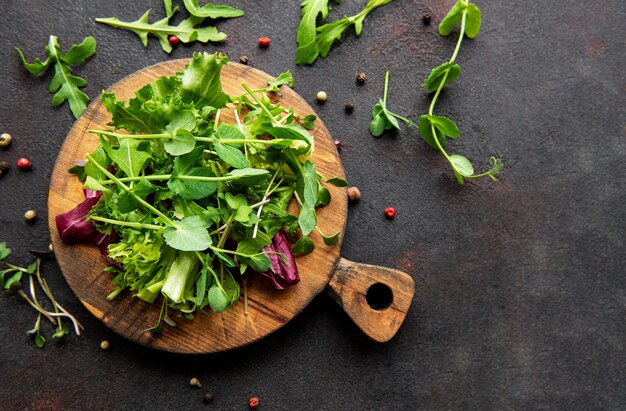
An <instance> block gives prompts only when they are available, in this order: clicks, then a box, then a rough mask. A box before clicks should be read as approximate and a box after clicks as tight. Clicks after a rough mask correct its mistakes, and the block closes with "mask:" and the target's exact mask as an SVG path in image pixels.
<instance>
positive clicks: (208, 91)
mask: <svg viewBox="0 0 626 411" xmlns="http://www.w3.org/2000/svg"><path fill="white" fill-rule="evenodd" d="M226 64H228V58H227V57H226V56H225V55H223V54H221V53H215V54H208V53H206V52H205V53H199V54H196V53H194V55H193V59H192V60H191V62H190V63H189V65H187V67H186V68H185V71H184V73H183V76H182V98H183V101H184V102H189V103H191V102H193V104H194V105H195V106H196V107H201V106H211V107H215V108H223V107H226V104H227V103H229V102H230V97H228V95H227V94H226V93H224V92H223V91H222V82H221V79H220V73H221V71H222V67H223V66H224V65H226Z"/></svg>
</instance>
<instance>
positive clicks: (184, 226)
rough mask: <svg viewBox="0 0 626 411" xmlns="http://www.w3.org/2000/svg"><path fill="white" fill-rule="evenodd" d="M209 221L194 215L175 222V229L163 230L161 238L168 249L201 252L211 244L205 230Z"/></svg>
mask: <svg viewBox="0 0 626 411" xmlns="http://www.w3.org/2000/svg"><path fill="white" fill-rule="evenodd" d="M210 225H211V221H209V220H208V219H206V218H205V217H204V216H199V215H194V216H191V217H185V218H183V219H182V220H180V221H177V222H176V226H175V227H167V228H166V229H165V230H163V238H164V239H165V242H166V243H167V245H169V246H170V247H172V248H174V249H176V250H181V251H203V250H206V249H207V248H209V246H210V245H211V244H212V243H213V242H212V241H211V236H210V235H209V232H208V231H207V228H208V227H209V226H210Z"/></svg>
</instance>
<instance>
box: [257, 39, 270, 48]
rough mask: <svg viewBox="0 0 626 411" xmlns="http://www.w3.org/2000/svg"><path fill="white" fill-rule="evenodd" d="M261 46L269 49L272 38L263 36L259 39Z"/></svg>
mask: <svg viewBox="0 0 626 411" xmlns="http://www.w3.org/2000/svg"><path fill="white" fill-rule="evenodd" d="M259 46H261V47H263V48H267V47H269V46H270V38H269V37H267V36H263V37H260V38H259Z"/></svg>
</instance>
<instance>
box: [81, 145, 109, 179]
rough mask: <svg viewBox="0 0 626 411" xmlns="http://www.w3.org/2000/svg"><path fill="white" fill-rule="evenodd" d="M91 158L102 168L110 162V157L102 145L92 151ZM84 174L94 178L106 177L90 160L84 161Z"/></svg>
mask: <svg viewBox="0 0 626 411" xmlns="http://www.w3.org/2000/svg"><path fill="white" fill-rule="evenodd" d="M91 156H92V158H93V159H94V160H95V161H96V162H97V163H98V164H99V165H100V166H102V167H103V168H107V167H108V166H109V165H110V164H111V159H110V158H109V155H108V154H107V152H106V150H105V149H104V147H103V146H102V143H101V145H100V147H98V148H97V149H96V151H94V152H93V153H91ZM85 174H86V175H88V176H90V177H92V178H93V179H95V180H104V179H106V177H107V176H106V174H104V173H103V172H102V171H100V168H98V167H96V165H95V164H93V163H92V162H91V161H87V163H85Z"/></svg>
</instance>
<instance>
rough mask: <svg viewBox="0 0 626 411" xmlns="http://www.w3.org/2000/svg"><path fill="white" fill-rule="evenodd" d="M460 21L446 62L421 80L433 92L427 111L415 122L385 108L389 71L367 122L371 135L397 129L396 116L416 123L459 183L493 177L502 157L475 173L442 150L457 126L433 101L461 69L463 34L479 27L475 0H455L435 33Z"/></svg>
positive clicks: (445, 31)
mask: <svg viewBox="0 0 626 411" xmlns="http://www.w3.org/2000/svg"><path fill="white" fill-rule="evenodd" d="M459 23H460V25H461V28H460V33H459V39H458V41H457V43H456V47H455V49H454V53H453V54H452V57H451V58H450V60H448V61H447V62H445V63H443V64H441V65H440V66H439V67H437V68H435V69H433V70H432V71H431V73H430V75H429V76H428V79H427V80H426V81H425V82H424V84H422V86H423V87H425V88H426V89H427V90H428V92H429V93H435V94H434V96H433V98H432V100H431V103H430V106H429V109H428V114H424V115H422V116H421V117H420V118H419V121H418V122H417V124H415V123H414V122H413V121H411V120H410V119H408V118H406V117H403V116H401V115H399V114H396V113H394V112H392V111H390V110H389V109H388V108H387V92H388V83H389V72H387V73H386V74H385V89H384V92H383V98H382V99H380V100H379V101H378V103H376V104H375V105H374V107H373V108H372V121H371V122H370V133H371V134H372V135H373V136H374V137H378V136H380V135H382V134H383V133H384V132H385V130H390V129H397V130H399V129H400V125H399V123H398V120H400V121H402V122H404V123H406V124H407V125H408V126H409V127H417V129H418V130H419V132H420V134H421V136H422V138H423V139H424V141H425V142H426V144H428V146H429V147H431V148H432V149H434V150H438V151H440V152H441V153H442V154H443V155H444V157H445V158H446V160H448V162H449V163H450V165H451V167H452V171H453V172H454V175H455V177H456V179H457V181H458V182H459V183H460V184H463V183H464V182H465V179H467V178H479V177H485V176H488V177H490V178H491V179H492V180H494V181H497V179H496V177H495V175H496V174H498V173H499V172H500V170H502V167H503V163H502V160H501V159H499V158H497V157H491V158H490V159H489V162H490V166H491V167H490V169H489V170H487V171H485V172H483V173H479V174H474V166H473V165H472V163H471V162H470V160H469V159H467V158H466V157H464V156H462V155H459V154H448V153H447V151H446V150H445V144H446V140H447V138H458V137H459V136H460V135H461V131H460V130H459V127H458V126H457V125H456V124H455V123H454V121H452V120H451V119H450V118H448V117H444V116H438V115H435V105H436V103H437V99H438V98H439V96H440V94H441V91H442V90H443V88H444V87H445V86H446V85H448V84H450V83H452V81H454V80H455V79H456V78H457V77H458V76H459V74H460V73H461V67H460V66H459V65H458V64H457V63H455V61H456V57H457V55H458V54H459V51H460V49H461V43H462V41H463V37H464V36H467V37H468V38H474V37H476V36H477V35H478V32H479V31H480V23H481V13H480V10H479V9H478V7H476V5H475V4H470V3H468V2H467V1H466V0H458V1H457V3H456V4H455V5H454V6H453V7H452V9H451V10H450V11H449V12H448V14H447V15H446V16H445V17H444V19H443V20H442V21H441V23H440V25H439V34H441V35H442V36H447V35H449V34H450V33H451V32H452V30H454V28H455V27H456V26H457V25H458V24H459Z"/></svg>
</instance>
